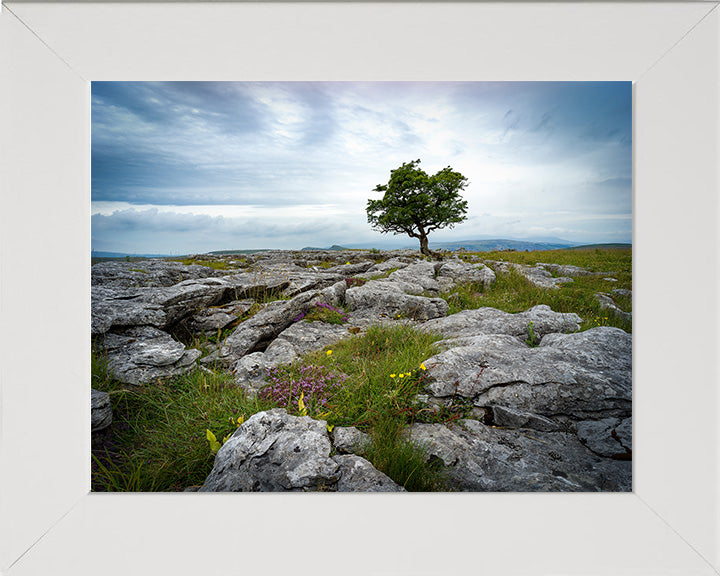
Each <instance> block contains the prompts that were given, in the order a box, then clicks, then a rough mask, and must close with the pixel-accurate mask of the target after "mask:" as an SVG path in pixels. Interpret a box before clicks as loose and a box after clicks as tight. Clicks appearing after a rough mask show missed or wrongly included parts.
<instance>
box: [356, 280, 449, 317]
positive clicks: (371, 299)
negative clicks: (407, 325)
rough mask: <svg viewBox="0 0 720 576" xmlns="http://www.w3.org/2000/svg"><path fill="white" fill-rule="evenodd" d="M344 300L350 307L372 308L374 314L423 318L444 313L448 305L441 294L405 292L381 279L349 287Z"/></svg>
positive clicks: (393, 283) (395, 284) (394, 284)
mask: <svg viewBox="0 0 720 576" xmlns="http://www.w3.org/2000/svg"><path fill="white" fill-rule="evenodd" d="M345 302H346V304H347V306H348V307H349V308H350V310H359V309H372V310H373V311H374V313H375V314H385V315H386V316H390V317H406V318H411V319H413V320H417V321H420V322H422V321H425V320H429V319H431V318H438V317H440V316H445V315H446V314H447V311H448V309H449V306H448V303H447V302H445V300H443V299H442V298H426V297H424V296H415V295H412V294H406V293H405V292H404V291H403V290H402V288H401V287H400V286H399V285H398V284H397V283H395V282H383V281H380V280H371V281H369V282H367V283H366V284H363V285H362V286H358V287H355V288H348V290H347V291H346V292H345Z"/></svg>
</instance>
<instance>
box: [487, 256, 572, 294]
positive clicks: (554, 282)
mask: <svg viewBox="0 0 720 576" xmlns="http://www.w3.org/2000/svg"><path fill="white" fill-rule="evenodd" d="M485 263H486V264H488V265H489V266H490V267H491V268H493V269H494V270H495V271H496V272H499V273H501V274H507V273H508V272H509V271H510V270H515V271H516V272H518V273H519V274H520V275H521V276H523V277H524V278H526V279H527V280H528V282H530V283H531V284H533V285H535V286H538V287H539V288H547V289H550V290H556V289H558V288H559V284H566V283H568V282H572V281H573V279H572V278H570V277H568V276H561V277H558V278H556V277H553V275H552V274H551V273H550V272H548V271H547V270H545V269H544V268H543V267H542V266H525V265H523V264H515V263H514V262H503V261H497V260H485Z"/></svg>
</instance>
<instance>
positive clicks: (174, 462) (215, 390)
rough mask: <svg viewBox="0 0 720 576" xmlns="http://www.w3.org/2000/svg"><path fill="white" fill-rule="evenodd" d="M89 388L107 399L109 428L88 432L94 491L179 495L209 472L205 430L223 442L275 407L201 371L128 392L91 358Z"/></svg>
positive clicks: (227, 377)
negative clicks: (110, 414) (253, 417)
mask: <svg viewBox="0 0 720 576" xmlns="http://www.w3.org/2000/svg"><path fill="white" fill-rule="evenodd" d="M92 366H93V375H92V376H93V377H92V381H93V387H94V388H97V389H99V390H103V391H106V392H109V393H110V400H111V403H112V408H113V423H112V424H111V426H110V428H108V429H106V430H103V431H101V432H99V433H93V448H92V452H93V469H92V489H93V490H94V491H116V490H123V491H161V492H162V491H164V492H168V491H181V490H184V489H185V488H187V487H188V486H194V485H199V484H202V483H203V482H204V481H205V478H206V477H207V475H208V474H209V473H210V470H211V469H212V465H213V460H214V456H213V453H212V452H211V451H210V450H209V449H208V444H209V438H208V435H207V431H208V430H209V431H211V434H212V435H213V437H215V442H218V440H217V438H223V439H226V438H227V437H229V436H230V435H231V434H232V433H233V432H234V431H235V430H236V429H237V427H238V426H239V422H242V419H243V418H244V417H246V416H249V415H251V414H255V413H256V412H259V411H261V410H268V409H270V408H274V407H275V406H274V404H273V403H272V402H269V401H268V400H265V399H262V398H256V399H250V398H248V397H247V395H246V393H245V392H244V391H243V390H241V389H240V388H238V387H237V386H236V385H235V383H234V382H233V379H232V376H231V375H230V374H223V373H213V372H209V371H205V370H198V371H196V372H193V373H190V374H187V375H184V376H179V377H176V378H171V379H168V380H163V381H158V382H152V383H148V384H145V385H144V386H129V385H125V384H122V383H120V382H117V381H115V380H113V379H112V378H110V377H109V375H108V374H107V371H105V370H104V369H103V366H104V361H103V360H102V358H101V357H100V356H99V355H98V354H94V358H93V362H92Z"/></svg>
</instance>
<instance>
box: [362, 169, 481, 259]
mask: <svg viewBox="0 0 720 576" xmlns="http://www.w3.org/2000/svg"><path fill="white" fill-rule="evenodd" d="M418 164H420V160H415V161H413V162H408V163H407V164H403V165H402V166H400V168H396V169H395V170H391V171H390V181H389V182H388V183H387V185H384V184H378V185H377V186H376V187H375V188H374V190H373V191H374V192H384V193H385V194H384V195H383V197H382V199H381V200H368V203H367V208H366V211H367V217H368V222H369V223H370V224H371V225H372V227H373V228H374V229H375V230H379V231H380V232H383V233H386V232H392V233H393V234H402V233H404V234H407V235H408V236H410V237H411V238H417V239H418V240H420V252H422V253H423V254H425V255H426V256H432V255H433V253H432V251H431V250H430V248H428V234H429V233H430V232H432V231H433V230H438V229H439V228H445V227H449V228H452V227H453V226H455V224H458V223H459V222H462V221H463V220H465V218H466V216H465V212H466V211H467V201H466V200H463V199H462V197H461V196H460V192H461V191H462V190H464V189H465V186H467V184H468V180H467V178H465V176H463V175H462V174H460V173H459V172H454V171H453V169H452V168H450V166H448V167H447V168H443V169H442V170H440V172H438V173H437V174H435V175H433V176H428V175H427V174H426V173H425V172H424V171H423V170H421V169H420V168H418Z"/></svg>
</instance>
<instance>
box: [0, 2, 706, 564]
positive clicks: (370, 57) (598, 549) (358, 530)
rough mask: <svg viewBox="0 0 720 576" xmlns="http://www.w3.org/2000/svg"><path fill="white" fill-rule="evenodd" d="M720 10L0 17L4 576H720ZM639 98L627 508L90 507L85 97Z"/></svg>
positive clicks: (419, 8)
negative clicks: (168, 86) (435, 93)
mask: <svg viewBox="0 0 720 576" xmlns="http://www.w3.org/2000/svg"><path fill="white" fill-rule="evenodd" d="M717 6H718V2H661V3H642V2H641V3H605V4H603V3H583V4H580V3H555V4H544V3H512V2H510V3H473V2H466V3H447V4H442V3H432V2H423V3H417V4H413V3H362V2H361V3H355V4H350V3H337V2H319V3H310V4H303V3H278V4H274V3H232V2H228V3H225V2H220V3H187V4H180V3H168V4H164V3H145V4H137V3H61V2H60V3H34V2H7V3H5V4H4V5H3V6H2V12H1V13H0V86H2V89H1V90H0V146H1V147H0V193H1V194H2V196H1V202H2V204H1V208H0V239H1V243H0V328H1V329H0V355H1V356H0V358H1V360H0V384H1V386H2V389H1V390H0V402H1V406H2V436H1V437H0V454H1V458H2V460H1V461H0V466H1V468H0V573H2V574H8V575H11V576H29V575H33V576H35V575H41V574H43V575H44V574H62V575H65V574H72V575H84V574H95V573H98V572H102V573H103V574H105V575H115V574H118V575H119V574H134V575H136V574H153V575H156V574H176V575H180V574H205V575H210V574H239V573H246V574H290V573H292V574H316V573H330V572H333V573H339V574H343V575H355V574H358V575H360V574H362V575H364V576H368V575H369V576H381V575H382V576H389V575H393V576H397V575H408V576H409V575H413V576H436V575H445V574H453V575H455V574H465V573H487V574H495V575H506V574H507V575H521V574H523V575H524V574H532V575H554V576H560V575H571V574H572V575H578V574H583V575H591V574H592V575H600V574H603V575H605V574H607V575H613V576H621V575H653V576H662V575H671V574H673V575H703V576H704V575H712V574H718V573H720V544H719V543H720V468H719V465H720V432H719V430H720V424H718V423H717V422H718V414H719V413H720V391H718V368H719V365H718V352H720V348H719V346H718V344H719V342H720V336H719V335H718V326H720V315H719V313H718V288H719V287H720V286H719V276H718V256H719V255H720V254H719V250H720V243H719V242H718V218H719V216H720V211H719V209H718V200H719V198H718V183H719V182H720V171H719V170H718V151H719V150H720V146H719V144H720V139H719V131H720V83H719V79H720V10H718V9H717ZM190 79H195V80H270V79H273V80H631V81H633V82H634V88H633V94H634V112H633V123H634V137H633V139H634V142H633V153H634V165H633V166H634V168H633V169H634V237H633V245H634V247H633V249H634V266H633V269H634V282H633V284H634V286H633V290H634V295H635V298H634V303H633V314H634V318H635V322H634V330H633V388H634V397H633V409H634V424H635V429H634V433H633V435H634V440H633V444H634V449H633V452H634V463H633V464H634V468H633V492H632V493H631V494H525V493H524V494H497V493H473V494H432V495H418V494H407V495H402V496H401V495H387V494H386V495H373V494H363V495H356V496H350V495H340V494H324V495H322V494H314V495H298V494H213V495H208V494H158V495H149V494H97V493H94V494H93V493H89V488H90V473H89V468H90V456H89V452H90V450H89V447H90V419H89V397H90V395H89V389H90V368H89V350H90V306H89V303H90V209H89V208H90V175H89V172H90V146H89V137H90V81H93V80H190Z"/></svg>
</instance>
